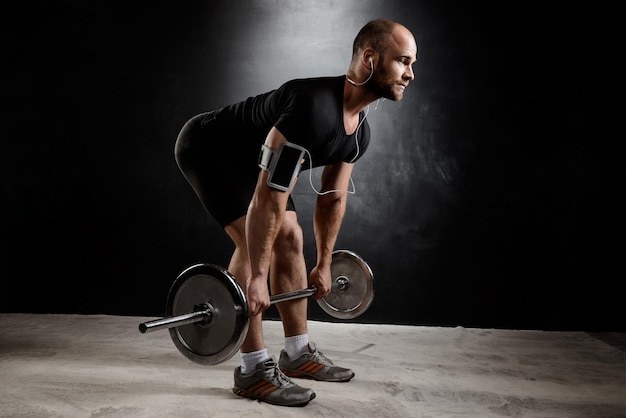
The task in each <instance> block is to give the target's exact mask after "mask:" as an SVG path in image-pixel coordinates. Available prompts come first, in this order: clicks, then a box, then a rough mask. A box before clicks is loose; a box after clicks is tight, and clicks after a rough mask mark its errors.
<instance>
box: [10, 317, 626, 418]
mask: <svg viewBox="0 0 626 418" xmlns="http://www.w3.org/2000/svg"><path fill="white" fill-rule="evenodd" d="M149 319H152V318H142V317H122V316H107V315H93V316H92V315H89V316H87V315H31V314H1V315H0V416H1V417H35V418H37V417H134V418H137V417H150V418H154V417H243V416H245V417H274V418H275V417H292V416H299V417H302V416H312V417H350V418H355V417H483V418H484V417H546V418H548V417H550V418H560V417H563V418H565V417H567V418H572V417H581V418H582V417H584V418H590V417H613V418H615V417H626V351H625V350H624V346H623V345H620V344H623V343H624V341H626V336H625V335H623V334H612V335H590V334H587V333H583V332H542V331H514V330H493V329H466V328H436V327H411V326H395V325H366V324H356V323H350V324H348V323H325V322H311V323H310V336H311V339H312V340H313V341H315V342H316V343H317V345H318V347H319V348H320V350H321V351H323V352H324V353H325V354H326V355H327V356H329V357H330V358H332V359H333V360H335V362H336V363H338V364H340V365H343V366H347V367H350V368H352V369H353V370H355V372H356V377H355V378H354V379H353V380H352V381H351V382H349V383H323V382H315V381H309V380H302V379H297V382H298V383H299V384H301V385H303V386H309V387H311V388H313V389H314V390H315V392H316V393H317V397H316V399H314V400H313V401H312V402H310V403H309V404H308V405H307V406H306V407H301V408H287V407H278V406H272V405H268V404H264V403H259V402H257V401H252V400H247V399H244V398H240V397H238V396H235V395H234V394H233V393H232V391H231V387H232V383H233V370H234V368H235V367H236V366H238V364H239V357H238V355H236V356H235V357H233V358H232V359H230V360H228V361H226V362H224V363H221V364H218V365H214V366H204V365H200V364H197V363H194V362H192V361H190V360H188V359H187V358H186V357H184V356H183V355H182V354H180V353H179V352H178V351H177V349H176V347H175V346H174V344H173V342H172V340H171V339H170V336H169V333H168V332H167V331H157V332H153V333H148V334H141V333H139V332H138V330H137V325H138V324H139V323H140V322H143V321H146V320H149ZM264 327H265V334H266V340H267V343H268V348H269V350H270V352H271V353H272V354H275V355H278V354H279V352H280V349H281V348H282V334H281V326H280V323H279V322H275V321H265V323H264Z"/></svg>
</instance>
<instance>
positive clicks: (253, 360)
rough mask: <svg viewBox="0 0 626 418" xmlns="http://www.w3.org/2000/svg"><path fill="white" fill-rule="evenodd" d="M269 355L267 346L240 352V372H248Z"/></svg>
mask: <svg viewBox="0 0 626 418" xmlns="http://www.w3.org/2000/svg"><path fill="white" fill-rule="evenodd" d="M268 358H269V355H268V354H267V348H264V349H263V350H259V351H252V352H250V353H241V373H242V374H249V373H252V372H253V371H254V369H256V365H257V364H259V363H260V362H262V361H263V360H267V359H268Z"/></svg>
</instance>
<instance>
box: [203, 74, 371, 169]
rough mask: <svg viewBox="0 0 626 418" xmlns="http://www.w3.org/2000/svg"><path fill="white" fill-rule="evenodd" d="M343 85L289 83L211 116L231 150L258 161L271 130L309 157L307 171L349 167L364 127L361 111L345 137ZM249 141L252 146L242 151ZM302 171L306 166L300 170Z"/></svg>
mask: <svg viewBox="0 0 626 418" xmlns="http://www.w3.org/2000/svg"><path fill="white" fill-rule="evenodd" d="M344 80H345V76H338V77H320V78H306V79H296V80H291V81H288V82H286V83H285V84H283V85H282V86H280V87H279V88H278V89H276V90H272V91H270V92H267V93H264V94H260V95H258V96H254V97H249V98H248V99H246V100H244V101H242V102H239V103H236V104H233V105H230V106H226V107H224V108H222V109H220V110H219V111H217V114H215V115H214V117H215V118H216V119H217V120H216V122H218V124H219V126H220V127H221V130H222V132H223V133H224V134H225V135H227V136H228V141H238V142H239V143H238V144H236V145H237V149H239V150H240V151H241V152H250V153H254V155H255V156H258V154H259V151H260V147H261V144H263V142H264V141H265V138H266V136H267V134H268V132H269V131H270V129H271V128H272V127H273V126H275V127H276V128H277V129H278V130H279V131H280V132H281V133H282V134H283V135H284V136H285V138H287V141H289V142H292V143H294V144H298V145H300V146H302V147H304V148H306V149H307V150H308V151H309V152H310V153H311V156H312V159H313V167H319V166H323V165H330V164H336V163H339V162H342V161H344V162H354V161H356V160H358V159H359V158H360V157H361V156H362V155H363V153H364V152H365V151H366V150H367V148H368V146H369V142H370V128H369V125H368V123H367V120H363V118H364V114H363V112H361V114H360V115H359V119H360V121H362V123H361V124H360V126H359V128H358V129H357V131H356V132H354V133H352V135H346V132H345V127H344V124H343V88H344ZM356 134H358V136H357V138H358V147H357V144H356V139H355V135H356ZM250 142H252V143H254V144H255V146H254V147H248V146H245V145H246V144H248V143H250ZM232 145H235V144H232ZM307 159H308V157H307ZM306 168H309V162H308V161H307V162H306V163H305V164H304V165H303V169H306Z"/></svg>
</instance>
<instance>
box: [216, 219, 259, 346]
mask: <svg viewBox="0 0 626 418" xmlns="http://www.w3.org/2000/svg"><path fill="white" fill-rule="evenodd" d="M224 229H225V230H226V233H227V234H228V235H229V236H230V237H231V239H232V240H233V242H234V243H235V252H234V253H233V256H232V258H231V259H230V263H229V265H228V271H229V272H230V273H231V274H232V275H233V276H235V279H237V282H238V283H239V285H240V286H241V288H242V289H244V292H245V289H246V280H247V279H248V276H249V275H250V262H249V261H248V247H247V245H246V233H245V231H246V217H245V216H242V217H241V218H239V219H237V220H236V221H234V222H232V223H231V224H229V225H227V226H226V227H225V228H224ZM262 319H263V315H262V314H259V315H257V316H251V317H250V326H249V328H248V334H247V336H246V339H245V340H244V342H243V344H242V346H241V352H242V353H249V352H252V351H258V350H262V349H264V348H265V343H264V341H263V327H262Z"/></svg>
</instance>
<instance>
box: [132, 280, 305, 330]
mask: <svg viewBox="0 0 626 418" xmlns="http://www.w3.org/2000/svg"><path fill="white" fill-rule="evenodd" d="M316 292H317V287H315V286H311V287H309V288H307V289H301V290H294V291H293V292H287V293H281V294H278V295H274V296H272V297H270V305H273V304H274V303H278V302H285V301H287V300H293V299H300V298H305V297H308V296H312V295H314V294H315V293H316ZM211 315H212V312H211V309H205V310H199V311H196V312H190V313H186V314H181V315H176V316H168V317H165V318H159V319H155V320H152V321H148V322H142V323H141V324H139V332H141V333H142V334H145V333H146V332H152V331H157V330H161V329H165V328H174V327H178V326H181V325H187V324H194V323H196V322H201V321H204V320H206V319H210V318H211Z"/></svg>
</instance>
